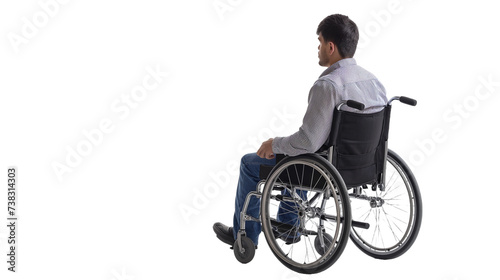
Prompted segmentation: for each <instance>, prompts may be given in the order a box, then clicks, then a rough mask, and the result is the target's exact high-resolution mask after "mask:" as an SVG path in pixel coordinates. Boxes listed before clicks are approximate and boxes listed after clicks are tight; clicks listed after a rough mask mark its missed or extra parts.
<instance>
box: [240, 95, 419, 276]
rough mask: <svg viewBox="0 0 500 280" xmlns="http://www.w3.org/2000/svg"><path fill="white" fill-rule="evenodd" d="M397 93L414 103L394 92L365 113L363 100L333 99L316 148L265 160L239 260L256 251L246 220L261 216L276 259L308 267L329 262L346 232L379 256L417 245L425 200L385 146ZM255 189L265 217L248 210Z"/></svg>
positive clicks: (317, 269)
mask: <svg viewBox="0 0 500 280" xmlns="http://www.w3.org/2000/svg"><path fill="white" fill-rule="evenodd" d="M394 100H399V101H400V102H402V103H404V104H407V105H412V106H415V105H416V103H417V102H416V101H415V100H414V99H411V98H408V97H404V96H397V97H393V98H392V99H391V100H389V102H388V103H387V104H386V105H385V106H381V108H380V111H377V112H376V113H364V114H361V113H359V112H358V111H357V110H359V111H362V110H364V109H365V108H364V105H363V104H362V103H359V102H356V101H353V100H348V101H346V102H344V103H342V104H339V105H338V106H336V108H335V110H334V112H333V114H334V117H333V123H332V128H331V131H330V137H329V140H328V142H327V144H326V145H324V146H323V147H322V149H320V150H319V151H318V152H316V153H314V154H304V155H299V156H294V157H291V156H284V155H276V165H275V166H266V165H261V168H260V179H261V181H260V182H259V183H258V184H257V187H256V190H255V191H252V192H250V193H249V194H248V195H247V197H246V201H245V204H244V207H243V210H242V211H241V214H240V215H241V221H244V222H242V224H241V228H240V230H239V232H238V233H237V239H236V241H235V243H234V246H233V250H234V254H235V257H236V259H237V260H238V261H240V262H242V263H248V262H250V261H251V260H252V259H253V257H254V255H255V246H254V244H253V242H252V241H251V240H250V239H249V238H248V237H247V236H246V235H245V224H246V222H260V223H262V231H263V233H264V235H265V239H266V241H267V243H268V245H269V247H270V248H271V250H272V252H273V254H274V255H275V256H276V257H277V259H278V260H279V261H280V262H281V263H283V264H284V265H285V266H286V267H288V268H289V269H291V270H294V271H296V272H299V273H304V274H313V273H318V272H321V271H324V270H325V269H327V268H329V267H330V266H332V265H333V264H334V263H335V261H336V260H337V259H338V258H339V257H340V255H341V254H342V252H343V250H344V248H345V246H346V244H347V241H348V239H349V238H350V239H351V240H352V241H353V242H354V244H355V245H356V246H357V247H358V248H359V249H361V251H363V252H364V253H366V254H367V255H369V256H371V257H374V258H377V259H392V258H396V257H399V256H401V255H402V254H404V253H405V252H406V251H407V250H408V249H409V248H410V247H411V246H412V244H413V243H414V241H415V239H416V238H417V235H418V232H419V229H420V224H421V221H422V200H421V196H420V191H419V188H418V184H417V181H416V179H415V177H414V176H413V174H412V172H411V170H410V168H409V167H408V165H407V164H406V163H405V162H404V161H403V160H402V159H401V157H399V156H398V155H397V154H396V153H395V152H393V151H392V150H390V149H388V146H387V142H388V132H389V120H390V113H391V103H392V102H393V101H394ZM344 106H347V107H350V108H354V109H355V110H354V109H349V110H342V108H343V107H344ZM252 196H255V197H257V198H260V201H261V206H260V217H252V216H250V215H247V214H246V209H247V207H248V204H249V201H250V198H251V197H252Z"/></svg>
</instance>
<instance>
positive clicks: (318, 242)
mask: <svg viewBox="0 0 500 280" xmlns="http://www.w3.org/2000/svg"><path fill="white" fill-rule="evenodd" d="M317 35H318V40H319V46H318V58H319V65H321V66H324V67H327V69H326V70H325V71H324V72H323V73H322V74H321V75H320V77H319V78H318V80H317V81H316V82H315V83H314V85H313V86H312V88H311V90H310V92H309V97H308V107H307V110H306V113H305V116H304V118H303V123H302V125H301V127H300V128H299V130H298V131H297V132H295V133H294V134H292V135H290V136H287V137H275V138H274V139H273V138H271V139H269V140H267V141H265V142H263V143H262V145H261V147H260V148H259V150H258V151H257V153H251V154H247V155H244V156H243V158H242V159H241V166H240V176H239V180H238V186H237V190H236V197H235V212H234V218H233V225H232V227H230V226H226V225H224V224H222V223H215V224H214V226H213V229H214V231H215V233H216V236H217V238H219V239H220V240H221V241H222V242H224V243H226V244H229V245H231V246H233V245H234V246H235V248H234V250H235V255H237V258H238V254H237V252H236V250H237V249H238V250H241V251H240V252H241V253H242V255H241V256H243V255H244V252H245V249H242V246H245V248H246V249H247V250H254V248H253V247H254V246H255V247H257V245H258V241H259V234H260V232H261V230H262V224H261V222H260V221H259V220H258V217H259V215H261V213H260V212H261V193H260V192H259V188H258V184H259V181H260V180H261V178H262V170H261V166H270V167H272V166H276V165H277V159H276V157H277V156H276V155H278V154H280V155H281V154H283V155H287V156H290V157H294V156H298V155H305V154H311V153H315V152H317V151H319V150H320V149H321V147H322V146H324V145H325V144H326V143H328V140H329V138H330V137H331V131H330V130H331V128H332V124H333V122H334V113H333V112H334V110H335V109H336V107H337V106H338V105H339V104H341V103H343V102H346V101H347V100H350V102H352V101H357V102H359V103H362V104H364V108H366V109H364V110H358V109H361V108H358V109H355V108H352V107H348V106H345V108H343V110H345V111H351V112H356V113H362V114H367V115H370V116H371V114H374V113H376V112H380V111H381V110H383V109H384V106H386V105H387V104H388V100H387V98H386V93H385V88H384V86H383V85H382V84H381V83H380V82H379V80H378V79H377V78H376V77H375V76H374V75H373V74H372V73H370V72H368V71H367V70H365V69H363V68H362V67H360V66H358V65H357V64H356V61H355V60H354V58H353V56H354V53H355V51H356V47H357V43H358V39H359V32H358V28H357V26H356V24H355V23H354V22H353V21H352V20H351V19H349V18H348V17H347V16H344V15H340V14H334V15H330V16H328V17H326V18H325V19H323V21H321V23H320V24H319V26H318V29H317ZM354 103H356V102H354ZM353 107H355V106H353ZM299 163H300V164H301V165H298V164H297V165H294V166H293V168H292V166H289V167H288V168H285V167H283V168H282V169H280V170H281V172H282V175H280V176H278V177H275V178H274V181H275V182H276V184H275V185H276V186H275V187H273V189H272V190H270V191H269V195H268V196H265V195H264V194H262V195H264V196H263V197H262V203H264V201H266V203H268V202H267V201H269V200H273V199H274V200H275V203H274V204H273V203H269V207H267V206H266V207H267V208H265V209H266V211H269V210H267V209H273V210H272V211H274V212H278V214H276V215H275V217H276V218H272V219H270V220H269V221H268V222H269V225H272V235H274V238H275V239H281V240H282V241H283V244H286V245H291V244H294V243H298V242H300V240H301V236H305V235H316V236H317V237H321V238H319V239H318V238H316V239H315V240H314V242H313V243H315V244H314V246H315V247H316V250H315V252H313V254H314V255H328V252H330V251H327V250H326V249H325V248H327V247H328V246H327V245H328V244H329V243H333V242H334V240H333V239H332V236H331V235H335V232H338V230H337V231H335V230H334V231H333V233H332V234H327V233H326V232H327V230H328V229H329V228H328V224H325V225H324V224H323V221H322V220H324V221H327V220H328V219H334V220H335V219H337V223H340V222H341V221H342V222H343V221H344V220H345V219H346V215H350V207H349V209H347V210H338V211H336V213H337V214H335V215H330V214H325V213H326V212H325V211H320V210H321V209H323V210H325V209H328V207H330V206H328V205H329V204H328V203H330V202H331V201H333V200H332V199H330V200H328V199H329V198H331V197H337V195H338V191H336V190H335V189H334V188H333V186H332V188H330V189H328V188H323V189H322V190H319V191H318V188H313V187H309V189H305V188H303V187H300V186H302V185H304V182H303V181H305V179H300V178H304V177H300V176H297V177H300V178H299V179H298V180H295V181H297V182H296V183H294V184H292V181H293V180H292V179H290V180H288V182H285V181H287V179H286V177H287V176H288V178H290V173H293V174H297V175H299V174H300V173H302V174H304V173H305V171H306V170H309V171H310V170H312V172H313V175H312V177H311V176H309V177H311V178H309V177H308V180H311V183H313V180H315V179H314V178H317V175H318V174H322V175H323V176H325V178H327V177H328V176H330V175H328V174H326V173H328V172H326V171H324V170H325V169H324V168H317V167H315V165H314V164H310V163H309V159H307V158H305V159H304V160H303V161H301V162H299ZM309 165H310V167H309ZM297 166H298V168H297ZM276 167H278V166H276ZM280 170H277V171H280ZM315 170H316V174H317V175H314V174H315V173H314V172H315ZM285 171H286V172H285ZM289 171H290V172H289ZM309 171H308V172H309ZM325 172H326V173H325ZM285 173H287V174H285ZM306 173H307V172H306ZM331 173H332V174H333V173H335V172H334V171H332V172H331ZM315 176H316V177H315ZM270 177H272V176H270ZM330 177H332V176H330ZM264 178H266V177H264ZM283 178H285V179H283ZM268 179H269V178H268ZM271 179H272V178H271ZM319 181H320V180H319V179H318V180H317V181H315V182H316V183H315V185H318V182H319ZM321 184H325V185H328V184H329V183H327V182H325V180H323V181H321ZM287 185H294V186H297V187H293V188H291V187H287ZM256 186H257V192H255V190H256ZM366 188H367V187H366V184H363V185H362V186H359V189H358V188H355V190H358V192H357V193H358V197H363V198H365V197H366V199H367V200H368V199H372V200H373V201H374V203H375V204H376V203H378V204H381V203H382V202H380V201H381V200H380V199H378V200H377V199H375V198H372V197H370V198H368V196H363V195H362V194H361V191H362V190H363V189H366ZM344 189H345V187H344ZM249 195H250V197H249V199H247V196H249ZM340 195H341V194H340ZM346 196H347V195H346ZM349 196H350V195H349ZM347 199H349V198H347ZM337 200H339V201H340V200H342V199H340V198H338V199H337ZM328 201H330V202H328ZM342 201H343V202H342V203H343V204H344V206H345V205H348V204H349V202H348V201H345V198H343V200H342ZM299 204H300V205H299ZM372 204H373V203H372ZM273 205H278V206H277V208H272V207H273ZM313 205H315V206H314V207H313ZM335 205H337V206H331V207H333V208H336V209H340V208H339V206H338V204H335ZM263 206H264V205H263ZM263 209H264V208H263ZM242 211H243V212H242ZM242 213H244V215H242ZM262 214H263V213H262ZM341 215H342V217H341ZM249 217H254V218H249ZM315 217H317V218H318V221H319V222H315V225H316V226H317V228H318V229H317V230H311V229H307V228H305V227H304V226H303V225H302V224H304V223H305V221H309V220H310V219H312V218H315ZM242 219H244V220H242ZM246 221H249V222H248V223H246ZM263 224H264V223H263ZM265 225H266V224H264V226H265ZM287 225H297V226H294V227H292V226H287ZM350 226H351V224H350V221H348V224H345V225H344V227H349V228H350ZM331 227H334V226H331ZM280 228H281V229H283V230H282V231H281V232H280V230H279V229H280ZM320 228H321V229H322V230H319V229H320ZM242 229H243V230H242ZM283 232H286V233H287V234H283ZM347 232H348V231H347ZM242 234H243V235H244V236H246V237H245V238H244V239H243V241H245V242H246V243H249V241H248V240H251V242H252V243H253V244H252V245H251V247H252V248H249V246H248V244H243V243H245V242H243V243H242V241H241V238H240V239H238V237H239V235H242ZM348 234H349V233H347V235H348ZM266 238H269V237H268V236H267V234H266ZM236 240H240V241H238V242H236ZM235 242H236V243H235ZM268 243H269V240H268ZM325 244H326V245H325ZM237 245H238V246H237ZM286 245H280V246H286ZM305 246H306V247H307V246H308V245H307V244H306V245H305ZM236 247H238V248H236ZM271 247H272V246H271ZM318 248H320V249H318ZM321 248H323V249H321ZM276 250H278V251H280V252H281V251H283V250H284V249H283V248H276ZM297 250H298V249H296V250H295V251H297ZM332 250H333V249H332ZM309 251H311V250H309V249H307V248H306V254H307V255H308V256H307V257H306V261H304V265H303V264H301V262H302V261H295V260H291V257H290V254H291V253H293V251H289V252H284V253H282V255H283V257H282V259H281V260H280V261H282V262H283V263H284V264H285V265H287V266H288V267H290V268H291V269H294V270H296V271H299V272H303V273H316V272H318V271H320V270H323V269H325V267H321V268H319V267H320V266H321V265H320V264H319V263H322V262H324V261H322V260H321V259H320V258H321V257H312V256H309V254H312V253H310V252H309ZM313 251H314V250H313ZM332 252H333V251H332ZM273 253H275V255H277V256H278V255H279V254H281V253H278V254H277V253H276V252H274V250H273ZM296 254H298V253H296ZM252 257H253V256H252ZM278 257H279V256H278ZM311 258H315V259H318V260H317V263H318V264H319V266H316V261H311V266H307V265H306V263H307V262H308V260H309V259H311ZM238 259H239V260H240V261H241V262H247V261H245V260H244V257H242V258H238ZM330 265H331V264H330Z"/></svg>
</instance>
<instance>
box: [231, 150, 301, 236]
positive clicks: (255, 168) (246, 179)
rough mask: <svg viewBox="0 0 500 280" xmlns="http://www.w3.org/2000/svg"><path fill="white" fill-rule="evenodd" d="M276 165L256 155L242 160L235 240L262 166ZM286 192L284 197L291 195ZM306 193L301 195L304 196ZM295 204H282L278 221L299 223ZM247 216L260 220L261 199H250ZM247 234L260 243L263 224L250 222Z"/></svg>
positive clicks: (234, 224)
mask: <svg viewBox="0 0 500 280" xmlns="http://www.w3.org/2000/svg"><path fill="white" fill-rule="evenodd" d="M261 164H265V165H275V164H276V159H264V158H260V157H259V156H258V155H257V154H256V153H252V154H246V155H244V156H243V157H242V158H241V164H240V177H239V179H238V188H237V190H236V198H235V210H234V218H233V234H234V239H236V238H237V234H238V231H239V230H240V225H241V222H242V221H241V220H240V214H241V211H242V210H243V206H244V205H245V200H246V197H247V195H248V193H249V192H251V191H255V190H257V183H258V182H259V181H260V178H259V171H260V165H261ZM285 192H286V191H284V193H283V194H284V195H289V193H288V192H286V193H285ZM304 195H305V192H304V193H302V194H300V196H301V197H302V196H304ZM292 204H293V203H285V202H283V203H281V205H280V209H279V211H278V220H280V221H282V222H284V223H289V224H296V223H297V215H296V214H295V213H294V211H290V210H293V209H294V207H293V205H292ZM281 211H286V214H282V215H280V212H281ZM246 213H247V215H250V216H252V217H255V218H259V215H260V199H259V198H257V197H255V196H253V197H252V198H251V199H250V203H249V204H248V208H247V212H246ZM245 232H246V235H247V237H248V238H250V239H251V240H252V241H253V243H254V244H255V245H257V244H258V243H259V234H260V232H261V223H258V222H253V221H248V222H247V223H246V225H245Z"/></svg>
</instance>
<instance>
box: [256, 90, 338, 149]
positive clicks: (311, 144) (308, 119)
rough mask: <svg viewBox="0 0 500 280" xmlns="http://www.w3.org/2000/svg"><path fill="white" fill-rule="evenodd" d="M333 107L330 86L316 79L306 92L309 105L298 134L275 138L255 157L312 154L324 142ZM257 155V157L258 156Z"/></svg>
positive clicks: (332, 91)
mask: <svg viewBox="0 0 500 280" xmlns="http://www.w3.org/2000/svg"><path fill="white" fill-rule="evenodd" d="M334 108H335V88H334V87H333V84H331V83H330V82H327V81H324V80H318V81H316V83H315V84H314V85H313V87H312V88H311V90H310V92H309V104H308V107H307V110H306V114H305V115H304V119H303V121H302V126H301V127H300V128H299V131H297V132H295V133H294V134H292V135H290V136H288V137H276V138H274V139H269V140H267V141H266V142H264V143H262V146H261V147H260V149H259V151H258V152H257V154H258V155H259V156H260V157H265V158H269V157H267V156H268V155H269V154H270V153H271V154H273V157H274V154H286V155H290V156H296V155H300V154H306V153H314V152H316V151H317V150H318V149H319V148H320V147H321V146H322V145H323V144H324V143H325V142H326V140H327V139H328V136H329V134H330V128H331V126H332V118H333V110H334ZM259 152H260V154H259Z"/></svg>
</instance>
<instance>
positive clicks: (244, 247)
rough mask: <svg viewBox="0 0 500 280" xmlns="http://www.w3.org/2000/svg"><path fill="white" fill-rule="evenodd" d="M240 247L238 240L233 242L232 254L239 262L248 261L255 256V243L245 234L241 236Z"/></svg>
mask: <svg viewBox="0 0 500 280" xmlns="http://www.w3.org/2000/svg"><path fill="white" fill-rule="evenodd" d="M240 238H241V247H240V245H239V240H238V239H237V240H236V241H235V242H234V246H233V250H234V256H235V257H236V259H237V260H238V261H239V262H240V263H249V262H250V261H252V259H253V257H254V256H255V245H254V244H253V242H252V240H251V239H250V238H248V237H246V236H241V237H240Z"/></svg>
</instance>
